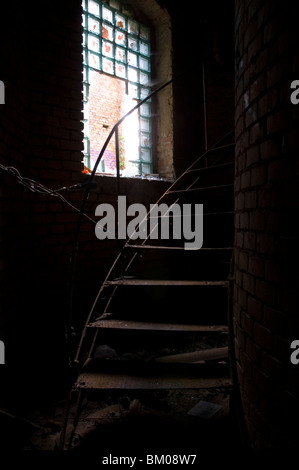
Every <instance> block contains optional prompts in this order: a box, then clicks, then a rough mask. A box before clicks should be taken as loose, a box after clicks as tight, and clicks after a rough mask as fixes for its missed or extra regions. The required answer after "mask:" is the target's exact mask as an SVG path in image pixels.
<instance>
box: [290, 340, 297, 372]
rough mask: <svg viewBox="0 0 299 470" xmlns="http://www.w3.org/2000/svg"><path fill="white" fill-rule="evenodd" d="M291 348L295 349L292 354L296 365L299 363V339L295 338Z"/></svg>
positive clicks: (292, 360)
mask: <svg viewBox="0 0 299 470" xmlns="http://www.w3.org/2000/svg"><path fill="white" fill-rule="evenodd" d="M291 349H294V351H293V352H292V354H291V356H290V359H291V363H292V364H294V366H296V365H298V364H299V339H295V340H294V341H292V343H291Z"/></svg>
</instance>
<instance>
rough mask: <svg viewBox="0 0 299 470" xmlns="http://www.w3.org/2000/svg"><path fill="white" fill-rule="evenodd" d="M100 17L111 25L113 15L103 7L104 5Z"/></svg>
mask: <svg viewBox="0 0 299 470" xmlns="http://www.w3.org/2000/svg"><path fill="white" fill-rule="evenodd" d="M102 17H103V20H106V21H109V23H113V13H112V11H111V10H109V9H108V8H107V7H104V5H103V10H102Z"/></svg>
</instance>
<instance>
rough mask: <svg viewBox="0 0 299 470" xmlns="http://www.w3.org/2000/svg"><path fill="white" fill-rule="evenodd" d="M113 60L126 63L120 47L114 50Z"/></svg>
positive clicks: (123, 51) (124, 51)
mask: <svg viewBox="0 0 299 470" xmlns="http://www.w3.org/2000/svg"><path fill="white" fill-rule="evenodd" d="M115 59H116V60H118V61H119V62H126V50H125V49H123V48H122V47H117V48H116V49H115Z"/></svg>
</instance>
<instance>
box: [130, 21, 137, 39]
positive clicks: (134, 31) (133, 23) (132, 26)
mask: <svg viewBox="0 0 299 470" xmlns="http://www.w3.org/2000/svg"><path fill="white" fill-rule="evenodd" d="M128 30H129V33H131V34H135V35H136V36H137V35H138V33H139V28H138V23H136V21H133V20H129V26H128Z"/></svg>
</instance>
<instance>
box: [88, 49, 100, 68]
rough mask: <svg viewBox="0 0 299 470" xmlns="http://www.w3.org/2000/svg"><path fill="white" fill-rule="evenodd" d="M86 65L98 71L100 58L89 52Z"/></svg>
mask: <svg viewBox="0 0 299 470" xmlns="http://www.w3.org/2000/svg"><path fill="white" fill-rule="evenodd" d="M88 65H89V67H93V68H94V69H98V70H99V69H100V58H99V56H98V55H95V54H92V53H91V52H89V54H88Z"/></svg>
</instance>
